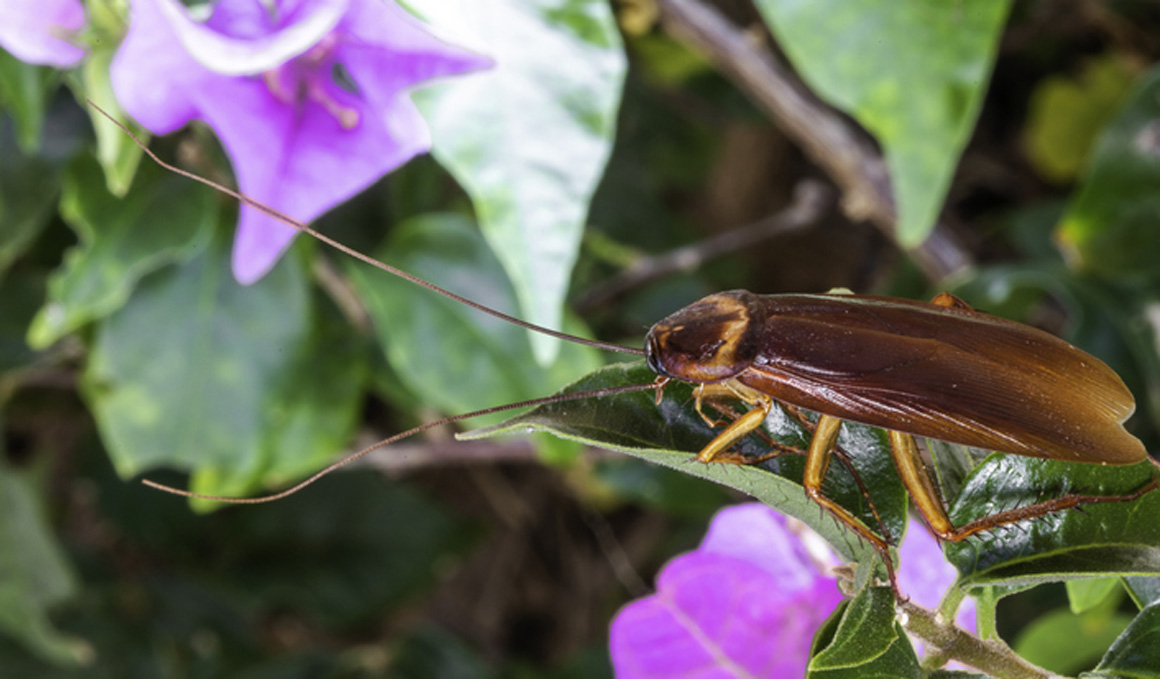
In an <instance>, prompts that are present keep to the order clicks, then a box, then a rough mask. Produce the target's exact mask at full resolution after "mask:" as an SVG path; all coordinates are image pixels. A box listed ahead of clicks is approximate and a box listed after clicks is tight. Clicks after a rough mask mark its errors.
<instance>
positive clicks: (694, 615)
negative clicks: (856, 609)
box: [610, 504, 842, 679]
mask: <svg viewBox="0 0 1160 679" xmlns="http://www.w3.org/2000/svg"><path fill="white" fill-rule="evenodd" d="M827 560H828V554H826V555H824V556H823V557H822V559H821V560H819V559H818V557H817V556H812V555H811V552H810V551H809V550H807V548H806V545H805V544H804V543H803V542H802V540H801V539H800V538H799V537H798V536H797V535H795V534H794V533H793V532H791V530H790V528H789V527H788V526H787V522H786V520H785V519H784V518H783V517H782V516H781V515H780V514H777V513H776V512H774V511H773V510H772V509H769V508H768V507H765V506H764V505H760V504H746V505H739V506H736V507H729V508H727V509H724V510H722V511H721V512H719V513H718V514H717V516H716V517H715V518H714V519H713V523H712V524H711V525H710V527H709V533H708V535H706V536H705V540H704V541H703V542H702V543H701V546H700V547H699V548H697V549H696V550H695V551H693V552H690V553H688V554H684V555H682V556H679V557H677V558H675V559H673V560H672V561H670V562H669V563H668V565H666V566H665V568H664V570H662V571H661V573H660V575H659V576H657V593H656V594H654V595H652V596H649V597H645V598H644V599H640V600H637V601H634V602H632V603H630V604H628V605H627V606H625V607H624V608H623V609H622V610H621V611H620V613H619V614H617V616H616V619H615V620H613V621H612V630H611V644H610V652H611V654H612V664H613V667H614V668H615V669H616V676H617V679H662V678H665V679H676V678H678V677H680V678H685V679H694V678H695V679H732V678H740V677H745V678H752V677H771V678H774V677H778V678H780V677H800V676H804V674H805V669H806V662H807V661H808V660H809V648H810V640H811V639H813V636H814V633H815V632H816V631H817V628H818V626H819V625H820V624H821V623H822V622H823V621H824V620H825V619H826V618H827V617H828V616H829V615H830V613H831V612H832V611H833V610H834V607H835V606H837V605H838V602H840V601H841V600H842V595H841V594H840V593H839V592H838V587H837V584H836V582H835V580H834V578H832V577H829V576H827V575H823V574H822V572H821V570H820V569H819V565H821V564H824V563H825V561H827Z"/></svg>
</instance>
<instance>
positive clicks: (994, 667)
mask: <svg viewBox="0 0 1160 679" xmlns="http://www.w3.org/2000/svg"><path fill="white" fill-rule="evenodd" d="M898 608H899V610H900V611H901V612H902V614H903V616H904V617H903V623H902V625H903V627H905V628H906V630H907V631H908V632H910V633H911V634H914V635H915V636H917V637H918V638H920V639H922V640H923V641H925V642H927V643H928V644H930V645H931V646H933V647H935V648H937V649H938V651H939V652H940V653H942V654H944V655H945V656H946V657H948V658H954V659H955V660H958V661H960V662H963V663H965V664H967V665H970V666H971V667H974V668H975V669H977V670H981V671H983V672H985V673H986V674H989V675H991V676H993V677H1002V678H1003V679H1061V677H1060V675H1058V674H1054V673H1052V672H1048V671H1047V670H1045V669H1043V668H1042V667H1038V666H1036V665H1032V664H1031V663H1029V662H1027V661H1026V660H1024V659H1023V658H1021V657H1019V655H1017V654H1016V653H1015V652H1014V651H1012V650H1011V649H1010V648H1009V647H1008V646H1007V645H1006V644H1004V643H1002V642H1001V641H998V640H994V639H993V640H989V641H984V640H982V639H980V638H978V637H976V636H975V635H973V634H971V633H969V632H967V631H966V630H963V629H961V628H959V627H956V626H955V625H954V624H953V623H950V622H947V621H945V620H942V619H940V618H939V616H938V615H936V614H935V613H934V612H932V611H928V610H926V609H925V608H922V607H920V606H917V605H915V604H914V603H913V602H911V601H903V602H900V603H899V604H898Z"/></svg>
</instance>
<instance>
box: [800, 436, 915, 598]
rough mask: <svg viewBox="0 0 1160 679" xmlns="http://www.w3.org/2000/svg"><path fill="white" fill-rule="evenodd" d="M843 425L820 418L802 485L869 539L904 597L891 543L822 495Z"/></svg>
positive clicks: (811, 496) (808, 492) (897, 593)
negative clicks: (892, 557)
mask: <svg viewBox="0 0 1160 679" xmlns="http://www.w3.org/2000/svg"><path fill="white" fill-rule="evenodd" d="M841 427H842V421H841V420H840V419H838V418H836V417H832V416H830V415H821V416H819V417H818V423H817V425H816V426H815V428H814V437H813V438H812V439H811V440H810V449H809V453H808V454H807V455H806V472H805V477H804V479H803V480H802V485H803V486H805V489H806V495H808V496H809V497H810V499H811V500H813V501H814V502H816V503H818V505H820V506H821V507H822V508H823V509H825V510H826V511H828V512H830V514H831V515H832V516H833V517H834V518H836V519H837V520H838V521H839V522H841V523H844V524H846V525H847V526H849V527H850V528H852V529H853V530H854V532H855V533H857V534H858V535H859V536H860V537H862V538H863V539H865V540H867V541H868V542H869V543H870V544H871V545H872V546H873V547H874V549H875V551H877V552H878V554H879V555H880V556H881V557H882V561H883V563H885V564H886V572H887V575H889V577H890V587H891V589H893V590H894V593H895V595H896V596H899V597H901V593H900V591H899V589H898V580H897V579H896V577H895V574H894V563H893V562H892V561H891V560H890V545H889V544H888V543H887V542H886V541H885V540H883V539H882V538H881V537H879V536H877V535H875V534H874V533H873V532H871V531H870V529H869V528H867V527H866V526H865V525H864V524H863V523H862V522H861V521H859V520H858V518H857V517H855V516H854V515H853V514H851V513H850V512H849V510H847V509H846V508H845V507H843V506H841V505H839V504H838V503H837V502H834V501H833V500H831V499H830V498H828V497H826V496H825V495H823V494H822V482H823V481H824V480H825V478H826V471H827V470H828V469H829V467H830V458H831V457H833V451H834V447H835V444H836V443H837V441H838V432H839V431H840V430H841ZM871 506H873V505H871ZM874 514H875V516H877V515H878V513H877V512H876V511H875V512H874ZM878 522H879V524H881V523H882V520H881V519H879V520H878Z"/></svg>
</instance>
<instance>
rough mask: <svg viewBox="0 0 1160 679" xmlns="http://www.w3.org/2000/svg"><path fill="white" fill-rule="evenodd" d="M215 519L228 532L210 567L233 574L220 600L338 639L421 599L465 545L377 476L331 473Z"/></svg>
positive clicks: (406, 492)
mask: <svg viewBox="0 0 1160 679" xmlns="http://www.w3.org/2000/svg"><path fill="white" fill-rule="evenodd" d="M154 501H155V502H156V501H158V500H156V499H155V500H154ZM212 520H213V522H214V523H216V524H218V525H219V529H221V528H225V527H226V526H228V527H229V528H230V530H229V531H228V532H226V531H225V530H219V533H218V534H222V533H224V534H225V536H224V537H223V538H219V539H218V542H219V543H221V544H218V545H217V549H216V552H215V553H216V555H217V556H216V558H215V560H214V565H216V567H217V568H218V569H219V570H220V571H222V572H225V573H229V574H230V578H229V579H228V580H227V581H224V582H223V583H222V585H224V588H225V589H226V592H225V594H226V598H227V600H229V601H233V602H240V603H242V604H243V605H244V606H245V607H246V608H247V609H249V610H251V611H255V612H257V613H258V614H262V613H267V612H270V611H278V612H284V611H295V612H297V613H299V614H300V615H302V616H303V617H305V618H306V619H308V620H310V621H312V622H313V623H315V624H317V625H320V626H323V627H324V628H326V629H328V630H337V631H341V630H345V629H351V628H352V627H354V626H357V625H360V624H367V623H372V624H373V623H375V622H377V621H381V620H382V619H383V616H384V614H385V613H386V612H387V611H389V610H391V609H393V608H397V607H399V606H401V605H404V604H406V603H407V602H408V601H411V600H414V599H415V598H416V597H417V596H419V595H421V594H422V593H424V592H425V591H426V590H427V589H428V588H430V587H431V586H432V585H434V584H435V583H436V582H437V581H438V580H439V576H440V569H439V568H437V567H435V568H433V567H432V565H433V564H439V563H448V562H453V561H454V560H456V559H457V558H459V557H461V556H463V552H465V551H466V550H465V548H466V547H467V546H469V544H470V540H469V538H470V537H471V531H469V530H468V529H467V527H466V524H465V523H464V522H457V521H456V520H455V519H454V518H453V517H452V516H451V514H450V513H449V512H448V510H447V509H445V508H444V507H443V506H442V505H440V504H439V503H438V502H436V501H434V500H433V499H430V498H427V497H424V496H423V495H421V494H419V493H417V492H415V491H414V490H411V489H409V488H407V487H405V486H402V485H399V484H397V483H389V482H386V481H385V480H384V479H383V478H381V476H378V475H377V474H374V473H355V474H339V475H335V476H334V477H331V478H328V479H327V480H326V482H325V483H323V484H321V485H320V486H318V487H315V488H311V490H310V492H309V493H302V494H300V495H295V496H293V497H290V498H287V499H286V500H285V501H284V502H275V503H270V504H266V505H261V506H259V507H252V508H251V507H247V508H245V509H244V510H243V511H241V512H237V513H236V514H233V515H229V514H222V515H215V516H214V517H212ZM267 614H268V613H267Z"/></svg>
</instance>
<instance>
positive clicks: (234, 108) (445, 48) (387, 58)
mask: <svg viewBox="0 0 1160 679" xmlns="http://www.w3.org/2000/svg"><path fill="white" fill-rule="evenodd" d="M172 1H173V0H136V1H135V2H134V3H133V13H132V21H131V24H130V30H129V35H128V36H127V37H126V39H125V42H124V44H123V46H122V49H121V51H120V52H119V53H118V54H117V58H116V59H115V60H114V62H113V67H112V80H113V87H114V91H115V92H116V94H117V97H118V101H120V102H121V104H122V106H123V107H124V108H125V110H126V111H127V112H128V113H129V114H130V115H131V116H133V117H134V118H135V119H137V120H138V121H139V122H140V123H142V124H143V125H145V126H146V127H148V128H149V129H151V130H153V131H154V132H158V133H165V132H170V131H172V130H174V129H176V128H178V127H180V126H181V125H184V124H185V123H186V122H188V121H189V120H191V119H200V120H204V121H205V122H207V123H208V124H209V125H210V126H211V127H212V128H213V129H214V131H215V132H216V133H217V134H218V137H219V138H220V139H221V141H222V145H223V146H224V147H225V149H226V152H227V153H228V155H229V157H230V159H231V161H232V162H233V165H234V170H235V173H236V175H237V179H238V186H239V188H240V189H241V190H242V191H243V192H244V193H246V194H248V195H250V196H252V197H253V198H255V199H257V200H259V201H261V202H264V203H266V204H268V205H271V206H273V207H275V208H277V209H279V210H281V211H283V212H286V213H287V214H290V215H292V216H294V217H295V218H297V219H301V220H303V221H310V220H312V219H314V218H315V217H317V216H319V215H321V214H322V213H323V212H326V211H327V210H329V209H330V208H332V207H334V206H335V205H337V204H338V203H340V202H342V201H344V200H346V199H348V198H350V197H351V196H353V195H354V194H356V193H358V192H359V191H361V190H362V189H364V188H366V187H367V186H368V185H370V184H371V183H372V182H374V181H375V180H376V179H378V178H379V177H381V176H382V175H384V174H386V173H387V172H389V171H391V170H392V169H394V168H395V167H398V166H399V165H401V164H402V163H405V162H406V161H408V160H409V159H411V158H412V157H414V156H415V155H416V154H418V153H422V152H424V151H426V150H427V149H428V148H429V147H430V134H429V133H428V130H427V126H426V123H425V122H424V121H423V119H422V117H421V116H420V115H419V112H418V109H417V108H416V107H415V106H414V104H413V103H412V102H411V100H410V98H409V96H408V94H407V91H408V90H409V89H410V88H412V87H415V86H416V85H418V84H419V83H421V82H423V81H424V80H427V79H430V78H432V77H438V76H443V75H450V74H455V73H462V72H465V71H468V70H472V69H477V68H481V67H484V66H486V65H488V64H489V62H487V61H486V60H484V59H481V58H480V57H477V56H475V55H473V54H470V53H468V52H465V51H463V50H460V49H458V48H455V47H451V46H449V45H446V44H444V43H442V42H440V41H439V40H437V39H435V38H433V37H431V36H429V35H427V34H426V33H425V31H424V30H423V27H422V25H421V24H419V23H418V22H417V21H416V20H415V19H414V18H413V17H411V16H410V15H409V14H407V13H406V12H405V11H404V10H402V9H401V8H399V7H398V6H396V5H394V4H393V3H389V2H382V1H381V0H349V5H347V0H342V1H341V2H339V0H283V2H282V3H281V4H279V5H278V9H279V10H281V11H284V13H283V14H282V15H280V16H281V19H282V21H283V23H279V24H277V26H274V27H273V28H269V27H267V28H268V29H269V30H273V31H275V32H274V33H268V34H267V33H262V31H263V30H264V29H263V24H262V17H261V15H260V14H254V13H253V12H252V11H245V10H246V7H247V5H245V4H244V2H249V0H244V2H243V0H223V2H221V3H219V4H218V5H216V6H215V7H216V11H215V18H214V19H213V20H211V21H210V22H209V24H206V25H204V26H201V27H198V28H197V31H203V30H210V29H212V31H213V33H214V35H215V36H217V37H216V38H214V39H215V40H217V39H221V40H227V41H230V43H231V44H233V43H238V44H239V45H240V44H243V43H244V42H245V41H244V40H243V39H242V38H244V37H246V36H251V35H257V36H258V38H259V39H258V40H257V41H256V43H255V44H258V47H257V48H255V49H259V48H260V49H265V47H262V46H261V45H265V44H266V42H268V41H266V42H263V41H264V40H265V38H270V39H275V40H282V39H283V37H285V36H282V34H280V33H277V30H280V29H279V27H284V26H283V24H285V25H288V26H290V27H291V29H294V30H290V29H287V30H290V33H293V34H294V35H298V33H294V31H295V30H305V28H302V27H305V26H313V25H314V23H313V19H312V18H311V16H308V15H307V14H303V12H307V10H309V11H312V12H316V13H318V14H320V15H326V16H329V15H330V13H332V12H333V10H334V8H335V7H338V6H342V7H344V8H345V9H346V10H347V12H348V14H347V15H345V16H344V17H342V19H341V20H340V21H338V26H337V27H336V28H335V30H334V32H333V33H331V34H330V35H328V36H325V37H324V38H323V39H322V42H320V43H319V45H318V46H309V50H313V51H311V52H310V55H309V56H303V57H302V58H301V60H299V61H291V62H288V63H287V64H284V65H282V66H280V67H279V68H278V69H277V70H273V71H266V72H264V74H263V75H262V76H261V77H258V76H246V77H242V76H234V75H224V74H222V73H219V72H217V71H214V70H210V69H209V68H207V67H206V66H205V65H204V64H203V63H202V62H203V60H204V59H203V58H202V57H198V58H194V57H193V56H191V55H190V54H189V53H188V52H187V51H186V50H185V49H184V48H183V47H182V45H183V44H184V43H188V42H189V38H188V35H187V36H186V39H185V40H184V42H183V40H182V39H181V38H180V36H179V33H188V30H192V29H188V30H187V28H179V29H175V28H174V26H175V25H178V26H179V25H180V22H181V21H185V16H184V14H181V15H179V16H178V17H177V19H174V16H169V15H167V14H166V12H168V13H169V14H172V12H173V6H172V4H171V3H172ZM239 2H243V4H238V3H239ZM251 4H252V3H251ZM167 8H168V9H167ZM216 12H222V14H221V15H220V16H219V15H217V14H216ZM327 21H329V19H328V20H327ZM234 22H236V23H234ZM287 22H288V23H287ZM368 26H389V27H390V30H387V31H385V32H384V34H383V35H379V36H376V40H375V41H368V40H366V39H365V36H364V35H363V33H362V32H365V31H366V30H368ZM288 34H289V33H288ZM189 35H192V33H189ZM197 35H199V36H201V37H202V38H204V37H205V36H204V35H202V33H197ZM239 36H241V37H239ZM263 36H265V37H263ZM271 36H273V37H271ZM278 36H282V37H278ZM198 39H199V40H200V39H201V38H198ZM211 42H212V41H210V42H207V43H204V44H201V43H199V45H200V47H198V49H201V48H203V47H205V45H208V44H210V43H211ZM291 42H292V41H289V39H287V42H284V43H279V44H280V45H282V46H285V45H287V44H290V43H291ZM214 44H216V43H214ZM267 47H268V45H267ZM231 49H232V48H231ZM238 49H241V48H238ZM237 58H238V59H239V60H240V61H244V60H245V58H244V57H240V56H239V57H237ZM199 59H200V60H199ZM240 61H239V62H238V63H240ZM231 68H233V67H231ZM336 68H340V69H342V70H345V71H346V72H347V73H348V74H349V75H350V79H351V80H352V81H353V82H354V84H355V87H354V91H350V90H349V89H347V88H345V87H344V86H340V84H339V83H338V82H336V81H335V79H334V76H333V73H334V70H335V69H336ZM235 70H236V69H235ZM274 83H276V84H274ZM272 87H273V89H271V88H272ZM275 92H276V94H275ZM294 235H295V231H294V230H293V229H292V228H290V227H287V226H285V225H283V224H280V223H279V222H277V221H276V220H274V219H273V218H271V217H268V216H266V215H264V214H261V213H259V212H258V211H256V210H253V209H251V208H247V207H243V208H242V210H241V214H240V218H239V224H238V231H237V235H236V237H235V242H234V252H233V267H234V275H235V277H236V278H237V279H238V280H239V281H240V282H242V283H251V282H253V281H256V280H257V279H259V278H261V277H262V276H263V275H264V274H265V273H266V272H267V271H268V270H269V269H270V268H271V267H272V266H273V265H274V264H275V263H276V262H277V261H278V258H279V257H280V256H281V254H282V252H283V251H285V249H286V248H287V247H288V246H289V244H290V242H291V241H292V240H293V238H294Z"/></svg>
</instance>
